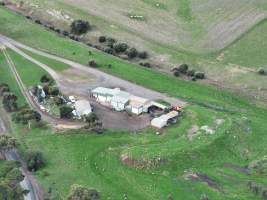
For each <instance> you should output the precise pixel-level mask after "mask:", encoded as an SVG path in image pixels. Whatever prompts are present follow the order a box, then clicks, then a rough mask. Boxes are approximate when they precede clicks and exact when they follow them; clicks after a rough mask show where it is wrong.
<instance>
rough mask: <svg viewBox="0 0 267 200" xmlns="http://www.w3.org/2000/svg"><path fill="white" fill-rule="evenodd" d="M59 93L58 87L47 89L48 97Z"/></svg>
mask: <svg viewBox="0 0 267 200" xmlns="http://www.w3.org/2000/svg"><path fill="white" fill-rule="evenodd" d="M59 93H60V91H59V89H58V87H49V95H52V96H58V95H59Z"/></svg>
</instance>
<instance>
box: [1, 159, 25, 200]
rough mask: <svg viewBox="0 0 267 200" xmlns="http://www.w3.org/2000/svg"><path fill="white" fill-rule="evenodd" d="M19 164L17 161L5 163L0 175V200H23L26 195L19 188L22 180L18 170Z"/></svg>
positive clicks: (22, 177)
mask: <svg viewBox="0 0 267 200" xmlns="http://www.w3.org/2000/svg"><path fill="white" fill-rule="evenodd" d="M19 167H20V164H19V162H17V161H5V162H4V163H3V167H2V168H1V173H0V180H1V182H0V199H4V200H23V199H24V195H25V194H27V193H28V191H27V190H23V189H22V188H21V187H20V182H21V181H22V180H23V179H24V176H23V175H22V173H21V171H20V170H19Z"/></svg>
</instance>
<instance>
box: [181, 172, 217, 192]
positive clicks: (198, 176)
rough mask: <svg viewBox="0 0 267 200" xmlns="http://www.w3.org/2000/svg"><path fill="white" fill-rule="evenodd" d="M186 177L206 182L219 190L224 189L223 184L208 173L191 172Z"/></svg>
mask: <svg viewBox="0 0 267 200" xmlns="http://www.w3.org/2000/svg"><path fill="white" fill-rule="evenodd" d="M186 178H187V179H190V180H192V181H195V182H202V183H206V184H207V185H208V186H209V187H211V188H213V189H216V190H218V191H222V186H221V185H220V184H219V183H218V182H217V181H216V180H215V179H213V178H211V177H209V176H208V175H207V174H203V173H193V172H189V173H188V174H186Z"/></svg>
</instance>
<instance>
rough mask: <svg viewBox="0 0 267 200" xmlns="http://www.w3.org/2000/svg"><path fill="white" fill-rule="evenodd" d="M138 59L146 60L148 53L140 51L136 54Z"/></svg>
mask: <svg viewBox="0 0 267 200" xmlns="http://www.w3.org/2000/svg"><path fill="white" fill-rule="evenodd" d="M138 57H139V58H141V59H147V58H148V53H147V52H146V51H142V52H140V53H139V54H138Z"/></svg>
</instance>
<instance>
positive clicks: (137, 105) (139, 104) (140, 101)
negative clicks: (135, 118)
mask: <svg viewBox="0 0 267 200" xmlns="http://www.w3.org/2000/svg"><path fill="white" fill-rule="evenodd" d="M149 103H150V101H149V100H148V99H145V98H142V97H137V96H133V95H132V96H130V101H129V105H128V106H127V107H126V110H127V111H130V112H132V113H133V114H136V115H140V114H141V113H144V112H148V107H149Z"/></svg>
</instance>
